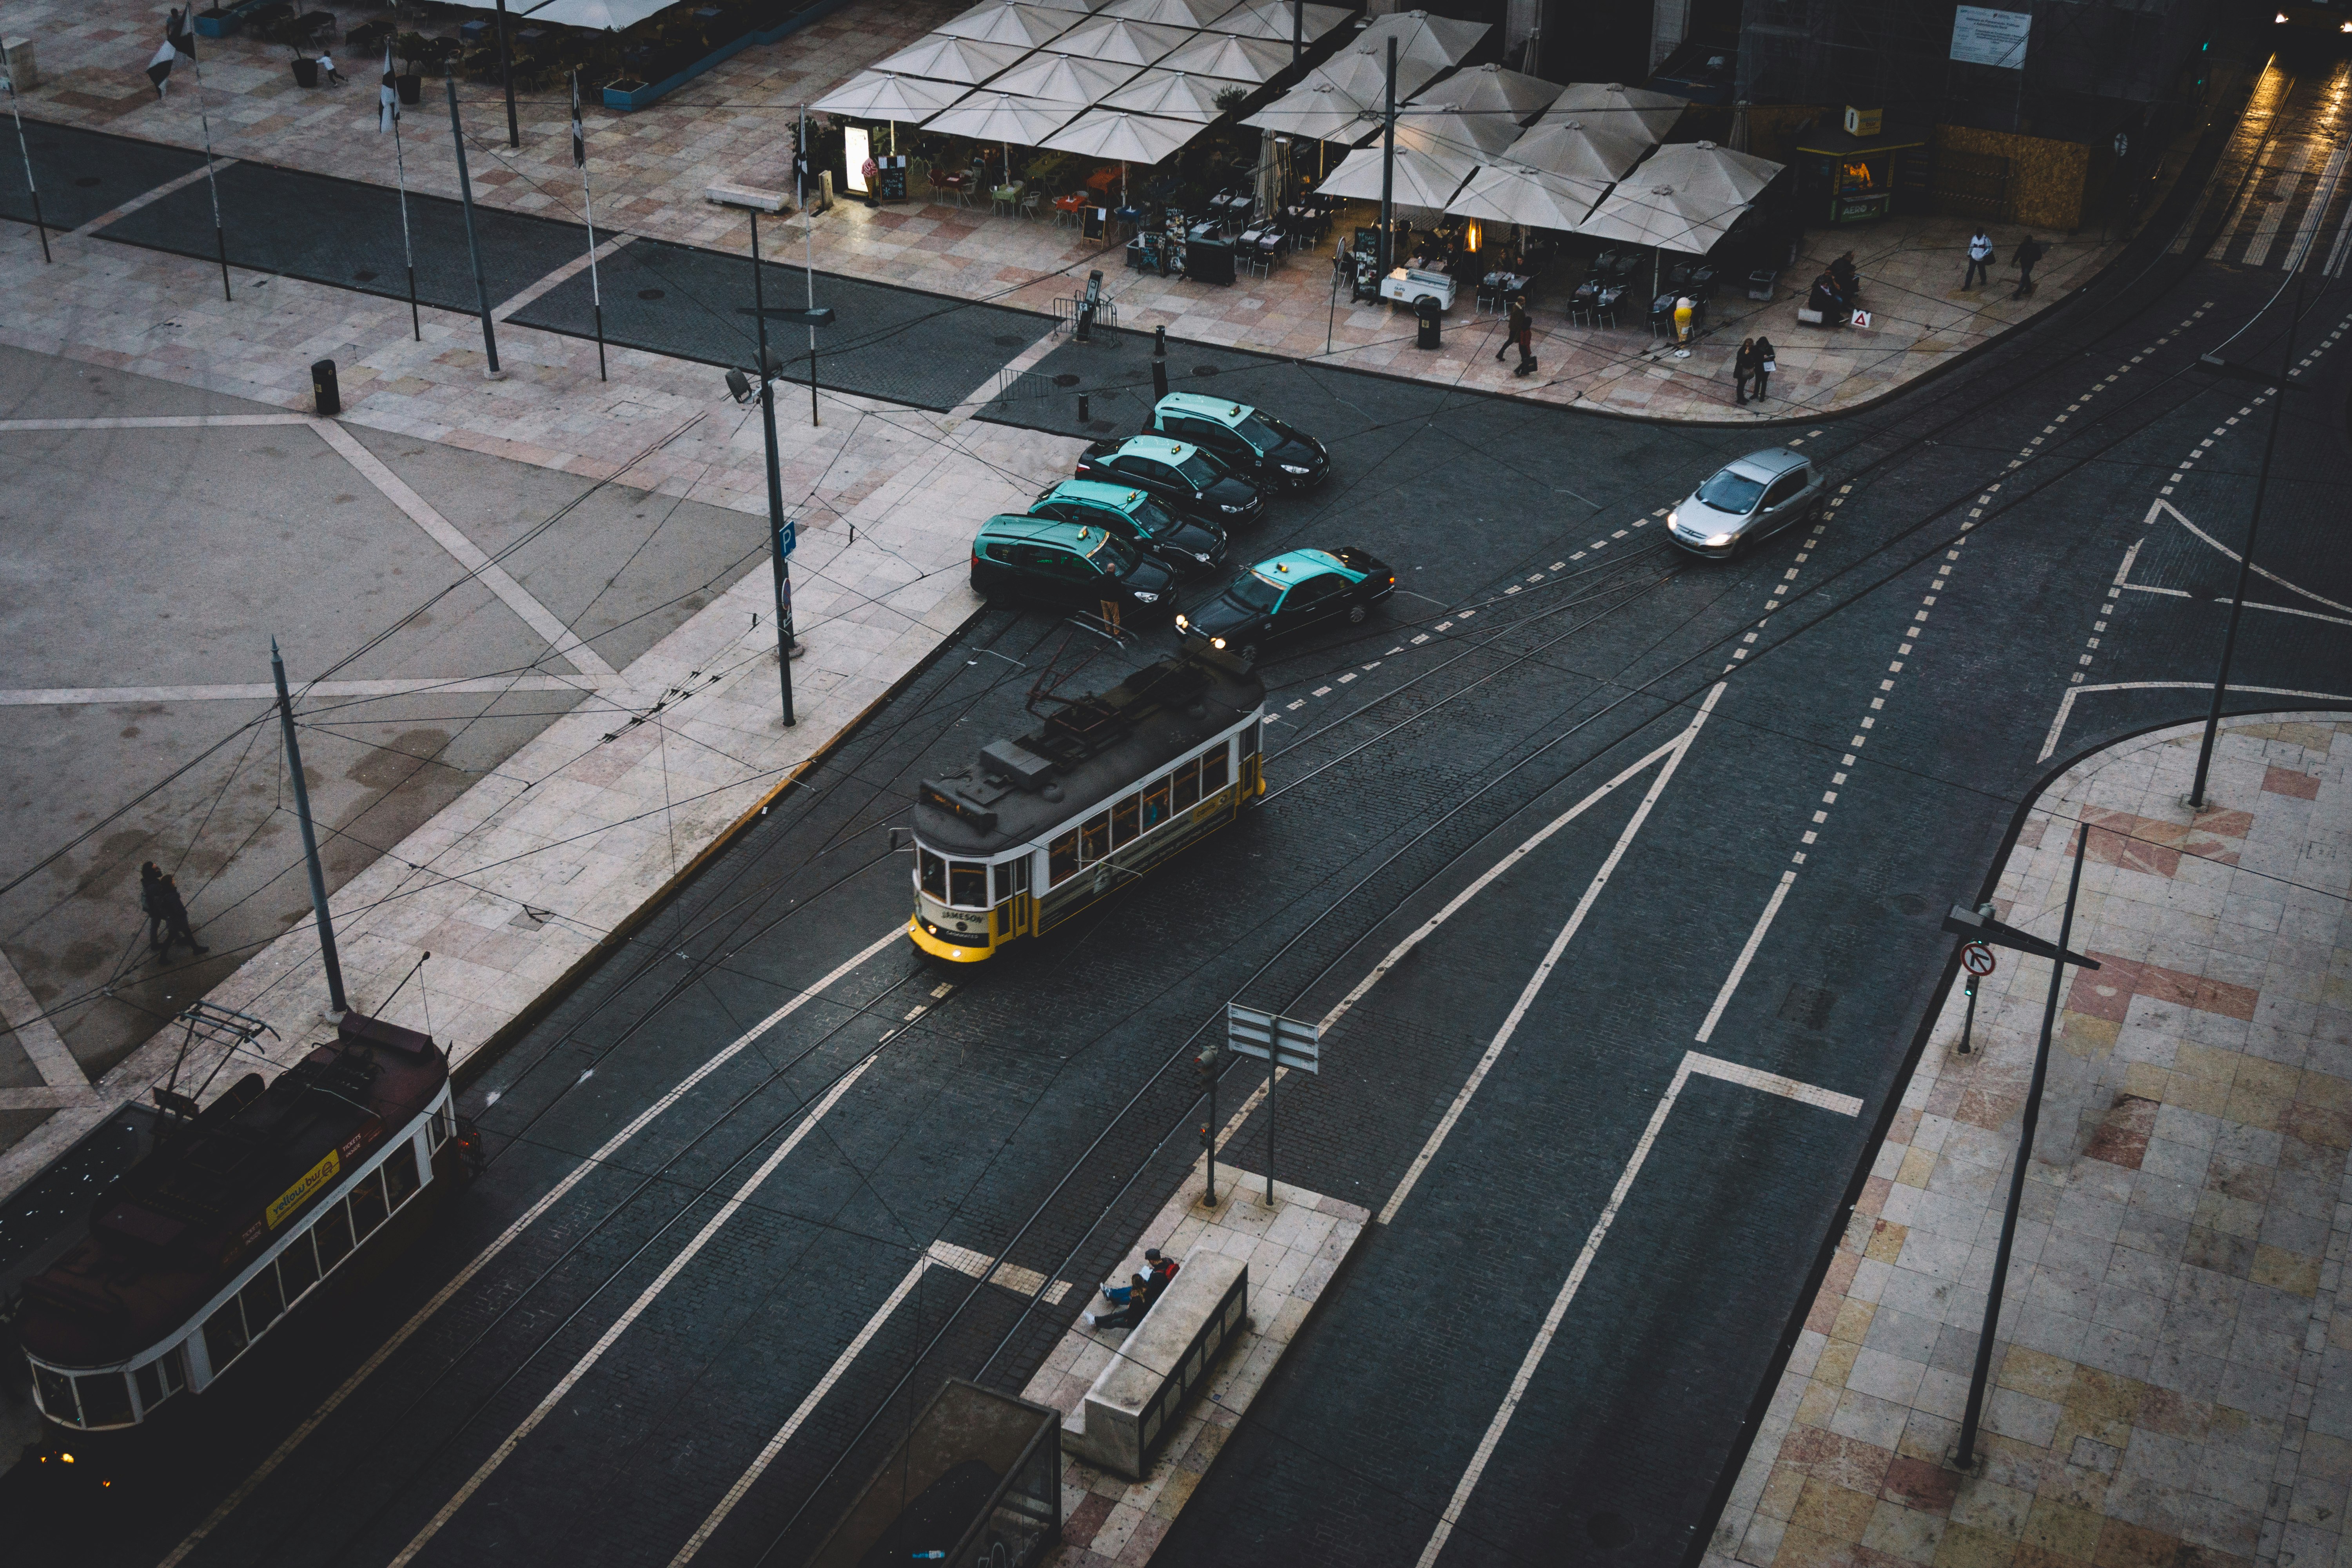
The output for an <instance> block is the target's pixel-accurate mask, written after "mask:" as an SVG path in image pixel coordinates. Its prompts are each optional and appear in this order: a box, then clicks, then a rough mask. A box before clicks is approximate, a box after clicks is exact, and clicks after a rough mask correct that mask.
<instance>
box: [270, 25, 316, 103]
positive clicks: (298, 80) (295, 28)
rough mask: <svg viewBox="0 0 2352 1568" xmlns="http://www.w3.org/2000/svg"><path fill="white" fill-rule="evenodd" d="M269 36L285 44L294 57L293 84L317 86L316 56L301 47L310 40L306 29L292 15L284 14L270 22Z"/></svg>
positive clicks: (309, 86) (305, 86)
mask: <svg viewBox="0 0 2352 1568" xmlns="http://www.w3.org/2000/svg"><path fill="white" fill-rule="evenodd" d="M269 37H270V38H271V40H272V41H273V42H276V43H280V44H283V45H285V46H286V52H287V53H288V54H289V55H291V56H293V57H294V85H295V86H296V87H301V88H312V87H316V86H318V85H319V60H318V57H317V56H315V55H313V54H311V53H310V51H309V50H308V49H306V48H304V47H303V46H304V45H305V44H307V43H308V42H309V41H310V36H309V33H308V31H307V30H306V29H305V28H303V27H302V26H300V25H299V24H298V23H297V22H296V21H295V20H294V18H293V17H291V16H285V17H280V18H279V19H278V21H276V22H273V23H272V24H270V27H269Z"/></svg>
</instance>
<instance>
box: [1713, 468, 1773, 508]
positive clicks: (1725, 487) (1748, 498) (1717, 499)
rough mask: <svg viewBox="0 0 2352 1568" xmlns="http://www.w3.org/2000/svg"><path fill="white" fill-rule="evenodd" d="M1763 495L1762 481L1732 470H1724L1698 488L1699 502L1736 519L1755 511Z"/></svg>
mask: <svg viewBox="0 0 2352 1568" xmlns="http://www.w3.org/2000/svg"><path fill="white" fill-rule="evenodd" d="M1763 493H1764V481H1763V480H1762V479H1749V478H1748V476H1747V475H1746V474H1743V473H1739V472H1738V471H1736V470H1734V469H1731V468H1726V469H1724V470H1723V472H1721V473H1719V474H1717V475H1716V476H1715V478H1713V479H1709V480H1707V481H1706V483H1705V484H1703V485H1701V486H1699V488H1698V499H1699V500H1703V501H1705V502H1706V504H1707V505H1709V506H1711V507H1713V508H1714V509H1715V510H1717V511H1724V512H1729V513H1730V514H1731V515H1732V516H1734V517H1746V516H1747V515H1748V513H1749V512H1751V511H1754V510H1756V499H1757V498H1758V497H1759V496H1760V495H1762V494H1763Z"/></svg>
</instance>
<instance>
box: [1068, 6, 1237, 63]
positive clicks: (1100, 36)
mask: <svg viewBox="0 0 2352 1568" xmlns="http://www.w3.org/2000/svg"><path fill="white" fill-rule="evenodd" d="M1200 36H1201V35H1200V34H1199V33H1196V32H1192V31H1190V30H1188V29H1186V28H1182V27H1161V26H1154V25H1152V24H1151V23H1150V22H1130V21H1129V20H1127V19H1126V18H1125V17H1123V16H1097V17H1096V18H1095V19H1094V20H1093V21H1091V22H1081V23H1080V24H1078V26H1076V27H1075V28H1073V29H1071V30H1070V31H1069V32H1066V33H1065V34H1063V35H1062V36H1061V37H1059V38H1057V39H1055V46H1056V47H1057V48H1058V49H1059V50H1060V52H1061V53H1064V54H1070V55H1091V56H1093V57H1094V58H1096V59H1098V60H1105V61H1110V62H1116V63H1118V64H1120V65H1130V66H1148V65H1152V64H1155V63H1157V62H1158V60H1159V59H1160V57H1161V56H1162V55H1165V54H1167V53H1168V52H1169V51H1171V50H1172V49H1175V48H1178V47H1181V46H1182V45H1185V44H1189V43H1191V42H1192V40H1193V39H1194V38H1197V37H1200Z"/></svg>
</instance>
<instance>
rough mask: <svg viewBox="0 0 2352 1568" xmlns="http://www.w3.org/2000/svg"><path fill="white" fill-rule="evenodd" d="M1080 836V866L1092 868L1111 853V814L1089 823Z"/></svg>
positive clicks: (1103, 815) (1080, 832)
mask: <svg viewBox="0 0 2352 1568" xmlns="http://www.w3.org/2000/svg"><path fill="white" fill-rule="evenodd" d="M1078 835H1079V837H1078V849H1079V854H1078V864H1079V865H1081V866H1091V865H1093V864H1094V863H1095V862H1096V861H1097V860H1099V859H1101V858H1103V857H1104V856H1106V855H1108V854H1109V853H1110V813H1109V812H1107V811H1106V812H1104V813H1103V814H1102V815H1101V816H1097V817H1096V818H1095V819H1094V820H1093V821H1091V822H1089V823H1087V825H1086V826H1084V827H1081V828H1080V829H1078Z"/></svg>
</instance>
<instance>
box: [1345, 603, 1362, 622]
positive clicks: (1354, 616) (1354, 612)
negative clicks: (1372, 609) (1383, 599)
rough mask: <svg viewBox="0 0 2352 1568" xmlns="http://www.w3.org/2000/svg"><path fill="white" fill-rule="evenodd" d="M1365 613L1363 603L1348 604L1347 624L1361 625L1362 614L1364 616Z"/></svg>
mask: <svg viewBox="0 0 2352 1568" xmlns="http://www.w3.org/2000/svg"><path fill="white" fill-rule="evenodd" d="M1365 613H1366V612H1365V609H1364V606H1363V605H1349V606H1348V624H1349V626H1362V625H1363V624H1364V616H1365Z"/></svg>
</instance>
